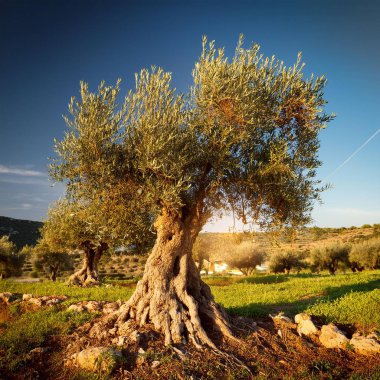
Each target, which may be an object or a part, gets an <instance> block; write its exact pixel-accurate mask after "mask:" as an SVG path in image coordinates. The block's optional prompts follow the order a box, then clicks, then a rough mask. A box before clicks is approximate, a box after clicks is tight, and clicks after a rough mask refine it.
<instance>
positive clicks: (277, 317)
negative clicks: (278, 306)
mask: <svg viewBox="0 0 380 380" xmlns="http://www.w3.org/2000/svg"><path fill="white" fill-rule="evenodd" d="M269 316H270V317H271V318H272V319H273V321H274V322H285V323H293V322H292V320H291V319H290V318H289V317H287V316H286V315H284V314H283V313H279V314H277V315H271V314H269Z"/></svg>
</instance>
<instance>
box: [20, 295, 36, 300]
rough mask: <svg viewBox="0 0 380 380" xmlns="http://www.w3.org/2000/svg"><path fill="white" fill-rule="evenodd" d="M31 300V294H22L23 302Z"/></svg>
mask: <svg viewBox="0 0 380 380" xmlns="http://www.w3.org/2000/svg"><path fill="white" fill-rule="evenodd" d="M31 298H34V295H33V294H23V295H22V300H23V301H29V300H30V299H31Z"/></svg>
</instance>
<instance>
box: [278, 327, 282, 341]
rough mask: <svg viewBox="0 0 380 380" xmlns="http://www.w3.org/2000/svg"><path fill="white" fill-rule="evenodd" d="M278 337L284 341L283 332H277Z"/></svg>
mask: <svg viewBox="0 0 380 380" xmlns="http://www.w3.org/2000/svg"><path fill="white" fill-rule="evenodd" d="M277 335H278V336H279V337H280V338H281V339H282V331H281V330H280V329H279V330H277Z"/></svg>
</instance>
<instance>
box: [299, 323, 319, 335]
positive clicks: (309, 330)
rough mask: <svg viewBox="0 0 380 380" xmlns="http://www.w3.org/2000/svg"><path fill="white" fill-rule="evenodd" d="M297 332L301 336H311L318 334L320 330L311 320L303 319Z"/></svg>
mask: <svg viewBox="0 0 380 380" xmlns="http://www.w3.org/2000/svg"><path fill="white" fill-rule="evenodd" d="M297 332H298V335H299V336H302V335H306V336H310V335H313V334H317V333H318V329H317V327H316V326H315V325H314V323H313V321H312V320H311V319H301V320H300V321H299V323H298V326H297Z"/></svg>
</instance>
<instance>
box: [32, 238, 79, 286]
mask: <svg viewBox="0 0 380 380" xmlns="http://www.w3.org/2000/svg"><path fill="white" fill-rule="evenodd" d="M32 265H33V269H34V270H36V271H43V272H45V273H46V274H47V275H49V277H50V279H51V280H52V281H56V280H57V276H58V275H59V274H60V273H62V272H63V271H70V270H73V269H74V260H73V257H72V256H71V255H69V254H68V253H67V252H64V251H61V252H57V251H52V250H51V249H50V248H49V246H48V245H46V244H43V243H41V242H39V244H37V246H36V247H35V249H34V250H33V254H32Z"/></svg>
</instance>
